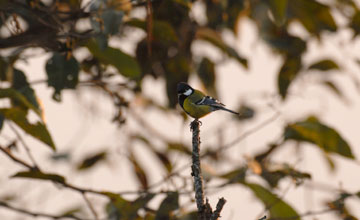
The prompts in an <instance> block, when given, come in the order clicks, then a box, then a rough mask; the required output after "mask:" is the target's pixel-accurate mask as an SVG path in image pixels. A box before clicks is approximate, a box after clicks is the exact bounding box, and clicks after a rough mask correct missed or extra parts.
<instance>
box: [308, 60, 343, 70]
mask: <svg viewBox="0 0 360 220" xmlns="http://www.w3.org/2000/svg"><path fill="white" fill-rule="evenodd" d="M308 69H309V70H321V71H328V70H339V69H340V67H339V65H337V63H335V62H334V61H332V60H329V59H325V60H321V61H318V62H316V63H314V64H311V65H310V66H309V68H308Z"/></svg>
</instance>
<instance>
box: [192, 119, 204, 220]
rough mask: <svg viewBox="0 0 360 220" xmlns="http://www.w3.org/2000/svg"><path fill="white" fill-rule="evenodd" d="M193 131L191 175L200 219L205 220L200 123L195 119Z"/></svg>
mask: <svg viewBox="0 0 360 220" xmlns="http://www.w3.org/2000/svg"><path fill="white" fill-rule="evenodd" d="M190 126H191V130H192V133H193V134H192V146H193V149H192V165H191V171H192V173H191V175H192V176H193V177H194V189H195V200H196V206H197V209H198V214H199V219H201V220H205V219H206V218H205V203H204V187H203V179H202V175H201V167H200V122H199V120H197V119H195V120H194V121H193V122H191V125H190Z"/></svg>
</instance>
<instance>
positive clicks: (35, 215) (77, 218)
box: [0, 201, 84, 220]
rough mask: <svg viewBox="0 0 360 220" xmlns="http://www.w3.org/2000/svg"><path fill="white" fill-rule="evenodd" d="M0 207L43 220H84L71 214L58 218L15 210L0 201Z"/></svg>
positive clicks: (20, 209)
mask: <svg viewBox="0 0 360 220" xmlns="http://www.w3.org/2000/svg"><path fill="white" fill-rule="evenodd" d="M0 207H4V208H7V209H9V210H12V211H15V212H18V213H21V214H24V215H30V216H32V217H45V218H50V219H75V220H84V219H83V218H79V217H76V216H75V215H72V214H68V215H63V216H58V215H52V214H47V213H41V212H31V211H28V210H25V209H22V208H17V207H13V206H10V205H9V204H7V203H5V202H2V201H0Z"/></svg>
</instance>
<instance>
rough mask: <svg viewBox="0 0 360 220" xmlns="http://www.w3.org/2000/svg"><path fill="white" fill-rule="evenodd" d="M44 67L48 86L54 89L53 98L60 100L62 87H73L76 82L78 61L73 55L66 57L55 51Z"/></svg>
mask: <svg viewBox="0 0 360 220" xmlns="http://www.w3.org/2000/svg"><path fill="white" fill-rule="evenodd" d="M45 68H46V74H47V76H48V86H50V87H53V88H54V89H55V92H54V94H53V99H54V100H55V101H61V96H60V93H61V91H62V90H63V89H74V88H75V87H76V85H77V84H78V77H79V63H78V61H77V60H76V59H75V58H74V57H71V58H70V59H67V57H66V56H65V55H61V54H60V53H57V52H56V53H54V55H53V56H52V57H51V58H50V59H49V60H48V61H47V63H46V67H45Z"/></svg>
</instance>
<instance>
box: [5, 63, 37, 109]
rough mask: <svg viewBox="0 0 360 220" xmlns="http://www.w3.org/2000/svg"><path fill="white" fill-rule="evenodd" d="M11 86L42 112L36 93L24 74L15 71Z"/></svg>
mask: <svg viewBox="0 0 360 220" xmlns="http://www.w3.org/2000/svg"><path fill="white" fill-rule="evenodd" d="M11 84H12V85H11V87H12V88H14V89H15V90H16V91H18V92H19V93H21V94H22V95H23V96H24V97H25V98H26V99H27V100H28V101H29V102H30V103H31V104H32V105H33V106H34V107H35V108H36V109H37V110H38V111H39V112H41V109H40V105H39V103H38V101H37V99H36V95H35V91H34V90H33V89H32V88H31V87H30V84H29V83H28V81H27V79H26V76H25V74H24V72H22V71H20V70H18V69H14V70H13V78H12V83H11Z"/></svg>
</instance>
